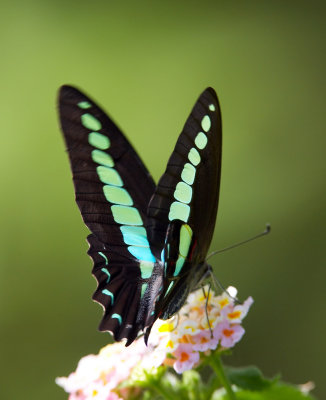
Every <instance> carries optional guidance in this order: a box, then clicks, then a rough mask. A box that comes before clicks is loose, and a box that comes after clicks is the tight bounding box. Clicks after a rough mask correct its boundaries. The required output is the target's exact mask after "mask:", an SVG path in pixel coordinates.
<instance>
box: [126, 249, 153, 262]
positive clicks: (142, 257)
mask: <svg viewBox="0 0 326 400" xmlns="http://www.w3.org/2000/svg"><path fill="white" fill-rule="evenodd" d="M128 251H129V253H130V254H132V255H133V256H134V257H136V258H138V260H139V261H150V262H155V257H154V256H153V254H152V252H151V249H150V248H149V247H143V246H129V247H128Z"/></svg>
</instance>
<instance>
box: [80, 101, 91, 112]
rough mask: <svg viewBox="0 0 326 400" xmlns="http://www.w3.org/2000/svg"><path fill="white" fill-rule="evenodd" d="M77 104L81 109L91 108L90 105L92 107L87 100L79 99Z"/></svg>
mask: <svg viewBox="0 0 326 400" xmlns="http://www.w3.org/2000/svg"><path fill="white" fill-rule="evenodd" d="M77 106H78V107H79V108H82V109H83V110H86V109H87V108H91V107H92V105H91V103H90V102H88V101H80V102H79V103H78V104H77Z"/></svg>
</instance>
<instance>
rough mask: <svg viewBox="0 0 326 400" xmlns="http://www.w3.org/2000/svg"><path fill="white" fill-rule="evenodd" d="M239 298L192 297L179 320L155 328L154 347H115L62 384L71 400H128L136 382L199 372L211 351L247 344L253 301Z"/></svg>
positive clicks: (84, 362) (203, 293) (87, 360)
mask: <svg viewBox="0 0 326 400" xmlns="http://www.w3.org/2000/svg"><path fill="white" fill-rule="evenodd" d="M208 293H209V294H208ZM228 293H232V296H233V297H231V296H230V295H229V294H228ZM235 296H236V290H235V288H232V287H230V288H228V289H227V291H226V292H224V293H223V294H222V295H219V296H215V295H214V293H213V292H212V291H210V292H209V291H208V289H207V288H206V287H205V288H203V289H199V290H197V291H195V292H192V293H191V294H190V295H189V296H188V299H187V302H186V304H185V305H184V306H183V307H182V309H181V310H180V312H179V314H178V315H177V316H175V317H173V318H171V319H170V320H167V321H162V320H157V321H156V322H155V324H154V326H153V328H152V332H151V334H150V337H149V342H148V346H146V345H145V344H144V339H143V338H142V337H140V338H138V339H136V340H135V341H134V343H132V344H131V345H130V346H129V347H125V343H124V342H119V343H113V344H109V345H107V346H105V347H104V348H102V349H101V350H100V352H99V353H98V354H97V355H88V356H86V357H83V358H82V359H81V360H80V361H79V363H78V366H77V369H76V371H75V372H72V373H71V374H70V375H69V376H68V377H61V378H57V379H56V383H57V384H58V385H59V386H62V387H63V389H64V390H65V391H66V392H68V393H70V396H69V400H90V399H92V400H119V399H122V398H127V397H128V390H130V387H131V386H132V382H135V383H136V382H137V381H140V380H142V378H144V379H145V377H146V374H150V373H155V370H156V369H157V368H158V367H160V366H162V365H165V366H168V367H172V368H173V369H174V370H175V371H176V372H177V373H179V374H181V373H182V372H184V371H186V370H190V369H192V368H195V367H197V366H198V365H199V364H200V363H201V362H202V361H203V360H204V358H205V356H207V355H208V354H210V352H211V351H214V350H216V349H217V350H221V351H223V350H224V349H228V348H231V347H233V346H234V345H235V344H236V343H237V342H238V341H239V340H240V339H241V338H242V336H243V334H244V332H245V331H244V328H243V327H242V326H241V323H242V320H243V318H244V317H245V316H246V315H247V313H248V310H249V308H250V306H251V305H252V303H253V299H252V298H251V297H249V298H248V299H247V300H246V301H245V302H244V303H242V304H236V302H235V301H234V297H235ZM207 297H208V298H207ZM126 382H128V385H127V386H128V387H129V389H125V386H126ZM133 390H134V391H135V390H136V391H137V389H136V388H134V389H133ZM135 394H136V393H134V392H133V396H134V395H135Z"/></svg>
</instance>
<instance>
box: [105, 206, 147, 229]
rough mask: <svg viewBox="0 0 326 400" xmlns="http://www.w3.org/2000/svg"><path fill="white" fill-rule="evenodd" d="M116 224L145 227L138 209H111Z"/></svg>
mask: <svg viewBox="0 0 326 400" xmlns="http://www.w3.org/2000/svg"><path fill="white" fill-rule="evenodd" d="M111 211H112V214H113V218H114V220H115V222H117V223H118V224H121V225H143V221H142V219H141V216H140V214H139V211H138V210H137V208H134V207H128V206H120V205H114V206H112V207H111Z"/></svg>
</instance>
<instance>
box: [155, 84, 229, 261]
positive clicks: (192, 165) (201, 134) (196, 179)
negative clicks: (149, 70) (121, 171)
mask: <svg viewBox="0 0 326 400" xmlns="http://www.w3.org/2000/svg"><path fill="white" fill-rule="evenodd" d="M221 146H222V127H221V114H220V107H219V103H218V99H217V96H216V93H215V91H214V90H213V89H212V88H207V89H206V90H205V91H204V92H203V93H202V94H201V96H200V97H199V99H198V100H197V102H196V104H195V106H194V108H193V110H192V112H191V114H190V116H189V118H188V119H187V121H186V124H185V126H184V128H183V130H182V132H181V134H180V136H179V138H178V141H177V144H176V146H175V149H174V151H173V153H172V155H171V157H170V159H169V162H168V165H167V168H166V171H165V173H164V174H163V176H162V177H161V179H160V181H159V183H158V185H157V188H156V190H155V193H154V196H153V197H152V199H151V201H150V203H149V207H148V219H147V231H148V236H149V240H150V243H151V246H152V251H153V253H154V254H155V256H156V257H158V258H159V257H160V252H161V250H162V248H163V247H164V245H165V239H166V232H167V228H168V226H169V224H170V223H171V222H172V221H174V220H180V221H183V222H184V223H185V224H187V225H188V226H189V227H190V228H191V230H192V233H191V236H192V240H195V241H196V242H195V244H196V245H195V247H194V248H193V249H192V251H193V254H192V259H193V261H194V263H196V262H201V261H204V258H205V256H206V253H207V251H208V247H209V245H210V242H211V239H212V235H213V232H214V227H215V221H216V213H217V207H218V198H219V187H220V174H221Z"/></svg>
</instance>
